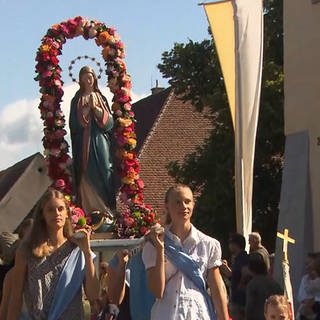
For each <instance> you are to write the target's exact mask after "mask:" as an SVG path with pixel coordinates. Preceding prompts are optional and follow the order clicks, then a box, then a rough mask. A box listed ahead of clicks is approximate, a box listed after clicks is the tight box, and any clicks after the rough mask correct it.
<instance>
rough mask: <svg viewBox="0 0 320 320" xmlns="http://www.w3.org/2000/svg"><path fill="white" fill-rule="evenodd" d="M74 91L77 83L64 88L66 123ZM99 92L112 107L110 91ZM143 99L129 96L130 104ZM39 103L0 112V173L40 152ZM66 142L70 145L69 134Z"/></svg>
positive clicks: (34, 101) (15, 105)
mask: <svg viewBox="0 0 320 320" xmlns="http://www.w3.org/2000/svg"><path fill="white" fill-rule="evenodd" d="M77 88H78V85H77V84H76V83H73V84H69V85H66V86H65V87H64V96H63V102H62V104H61V109H62V110H63V112H64V114H65V117H66V120H67V121H68V119H69V105H70V101H71V99H72V97H73V95H74V93H75V92H76V90H77ZM101 91H102V92H103V94H104V95H105V96H106V97H107V99H108V101H109V103H111V100H112V94H111V93H110V91H109V90H108V89H107V88H105V89H102V90H101ZM145 96H147V95H146V94H142V95H139V94H135V93H132V100H133V102H135V101H138V100H140V99H142V98H144V97H145ZM39 102H40V97H39V98H36V99H31V100H26V99H23V100H18V101H15V102H12V103H10V104H8V105H6V106H4V107H3V108H2V109H1V110H0V133H1V134H0V155H1V157H0V171H1V170H4V169H6V168H7V167H10V166H12V165H14V164H15V163H16V162H18V161H20V160H22V159H25V158H27V157H29V156H30V155H32V154H34V153H36V152H40V153H42V152H43V147H42V141H41V139H42V137H43V134H42V132H43V125H42V120H41V119H40V112H39V109H38V105H39ZM67 131H68V128H67ZM66 140H67V141H68V142H69V144H70V137H69V133H68V135H67V137H66Z"/></svg>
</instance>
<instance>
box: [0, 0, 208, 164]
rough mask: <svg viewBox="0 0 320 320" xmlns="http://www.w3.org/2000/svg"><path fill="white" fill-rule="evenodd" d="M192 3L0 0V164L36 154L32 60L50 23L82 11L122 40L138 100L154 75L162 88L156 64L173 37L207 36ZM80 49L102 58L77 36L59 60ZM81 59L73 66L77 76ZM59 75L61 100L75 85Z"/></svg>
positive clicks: (170, 0)
mask: <svg viewBox="0 0 320 320" xmlns="http://www.w3.org/2000/svg"><path fill="white" fill-rule="evenodd" d="M198 2H199V1H196V0H161V1H154V0H122V1H108V0H100V1H97V0H67V1H63V0H51V1H50V2H49V1H40V0H28V1H23V0H0V8H1V12H2V28H1V29H2V32H1V33H0V42H1V49H0V50H1V51H0V56H1V59H0V61H1V72H0V83H1V90H0V153H1V155H2V157H1V159H0V170H2V169H4V168H6V167H8V166H10V165H13V164H14V163H15V162H17V161H19V160H21V159H23V158H25V157H27V156H29V155H31V154H33V153H35V152H42V148H41V138H42V133H41V130H42V127H41V126H42V125H41V123H40V119H37V117H38V109H37V105H38V101H39V100H38V99H39V94H38V90H39V88H38V83H37V82H35V81H34V80H33V78H34V76H35V73H34V66H35V61H34V59H35V55H36V51H37V48H38V47H39V45H40V42H41V38H42V37H43V36H44V34H45V33H46V31H47V29H48V28H49V27H50V26H51V25H52V24H55V23H60V22H62V21H65V20H68V19H69V18H73V17H75V16H79V15H80V16H83V17H85V18H91V19H96V20H98V21H101V22H104V23H105V24H106V25H108V26H112V27H115V28H116V29H117V31H118V33H119V35H120V37H121V39H122V41H123V42H124V43H125V50H126V59H125V61H126V64H127V70H128V73H129V74H130V75H131V76H132V84H133V90H132V91H133V96H134V98H135V99H139V98H140V97H144V96H146V95H149V92H150V88H151V86H152V85H154V84H155V81H156V80H158V81H159V85H160V86H164V87H166V86H167V81H166V80H165V79H162V78H161V74H160V73H159V72H158V70H157V64H158V63H159V62H161V54H162V53H163V52H164V51H166V50H170V49H171V48H172V47H173V44H174V43H175V42H187V41H188V39H192V40H195V41H197V40H200V41H201V40H202V39H204V38H208V34H207V28H208V24H207V19H206V16H205V13H204V10H203V8H202V7H201V6H198ZM85 54H88V55H90V56H94V57H96V58H99V59H100V49H99V48H98V47H97V46H96V45H95V43H94V41H93V40H88V41H86V40H84V39H83V38H82V37H81V38H76V39H73V40H69V41H68V42H67V43H66V44H65V45H64V48H63V55H62V56H61V58H60V65H61V67H62V68H63V70H67V68H68V65H69V63H70V61H71V60H72V59H74V58H75V57H77V56H79V55H85ZM100 61H101V62H102V58H101V59H100ZM83 63H85V61H84V62H83ZM81 65H82V63H80V64H79V66H76V67H75V68H74V74H75V75H76V74H77V71H78V69H79V68H80V66H81ZM63 80H64V81H65V104H66V105H67V104H68V102H69V101H67V100H68V99H70V97H71V96H72V94H73V93H74V91H75V90H76V87H75V85H71V80H70V79H69V77H68V76H67V72H65V74H64V75H63ZM105 84H106V78H103V79H101V80H100V87H102V86H105ZM63 108H66V106H64V107H63ZM65 113H66V114H67V113H68V112H67V110H66V111H65Z"/></svg>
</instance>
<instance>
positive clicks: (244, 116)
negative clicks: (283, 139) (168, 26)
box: [204, 0, 263, 237]
mask: <svg viewBox="0 0 320 320" xmlns="http://www.w3.org/2000/svg"><path fill="white" fill-rule="evenodd" d="M204 8H205V11H206V14H207V17H208V20H209V24H210V27H211V30H212V34H213V37H214V40H215V45H216V48H217V51H218V56H219V60H220V64H221V68H222V72H223V77H224V80H225V85H226V91H227V94H228V100H229V104H230V110H231V115H232V120H233V125H234V132H235V184H236V188H235V189H236V190H235V193H236V217H237V231H238V232H240V233H242V234H243V235H244V236H246V237H247V236H248V234H249V233H250V232H251V229H252V186H253V163H254V152H255V140H256V131H257V122H258V114H259V103H260V88H261V74H262V56H263V6H262V0H226V1H218V2H212V3H206V4H204Z"/></svg>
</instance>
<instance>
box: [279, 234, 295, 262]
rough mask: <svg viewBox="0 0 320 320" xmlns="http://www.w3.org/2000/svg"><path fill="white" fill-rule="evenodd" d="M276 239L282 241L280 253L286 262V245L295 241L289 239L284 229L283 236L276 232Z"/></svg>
mask: <svg viewBox="0 0 320 320" xmlns="http://www.w3.org/2000/svg"><path fill="white" fill-rule="evenodd" d="M277 237H278V238H280V239H282V240H283V247H282V252H283V256H284V260H285V261H286V262H288V261H289V260H288V243H295V242H296V240H294V239H293V238H290V237H289V230H288V229H284V231H283V234H282V233H281V232H277Z"/></svg>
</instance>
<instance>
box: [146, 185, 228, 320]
mask: <svg viewBox="0 0 320 320" xmlns="http://www.w3.org/2000/svg"><path fill="white" fill-rule="evenodd" d="M165 207H166V210H167V215H168V218H169V220H171V223H170V224H169V225H168V226H167V227H166V229H165V232H164V231H163V228H158V229H156V228H154V229H153V230H152V231H151V233H150V235H149V239H150V242H147V243H146V244H145V246H144V248H143V252H142V259H143V262H144V264H145V268H146V270H147V282H148V286H149V289H150V291H151V292H152V293H153V294H154V295H155V297H156V298H157V299H156V302H155V304H154V305H153V307H152V310H151V320H160V319H161V320H162V319H166V320H212V319H215V318H217V319H218V320H225V319H228V311H227V298H226V293H225V288H224V285H223V281H222V278H221V275H220V271H219V267H220V265H221V247H220V243H219V242H218V241H217V240H216V239H213V238H211V237H209V236H207V235H205V234H203V233H202V232H200V231H199V230H197V229H196V228H195V227H194V226H193V225H192V224H191V222H190V218H191V216H192V213H193V208H194V199H193V194H192V191H191V190H190V188H189V187H188V186H186V185H176V186H174V187H171V188H169V190H168V191H167V193H166V196H165ZM164 239H165V241H164ZM169 247H170V248H169ZM170 250H171V251H170ZM172 250H173V251H172ZM172 252H176V253H177V254H172ZM178 256H179V258H178V259H176V257H178ZM190 258H191V259H190ZM179 261H180V262H181V261H183V262H182V263H181V264H180V265H179ZM191 268H194V274H195V273H196V274H197V275H199V277H197V276H195V277H194V276H193V275H194V274H193V275H190V274H189V275H188V273H189V271H190V269H191ZM202 277H203V278H202ZM195 278H197V279H198V280H199V278H201V279H203V280H204V283H205V284H204V286H203V288H201V285H199V282H197V281H196V279H195ZM200 282H201V281H200ZM207 287H208V288H209V290H210V296H209V295H208V293H207V291H206V288H207ZM212 304H213V305H214V307H215V314H216V316H215V315H214V314H213V313H212Z"/></svg>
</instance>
